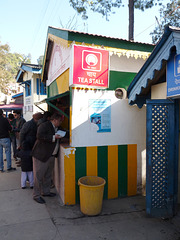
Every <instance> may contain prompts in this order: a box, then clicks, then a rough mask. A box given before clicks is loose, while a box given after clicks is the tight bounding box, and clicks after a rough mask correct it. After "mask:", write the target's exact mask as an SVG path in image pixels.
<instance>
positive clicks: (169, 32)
mask: <svg viewBox="0 0 180 240" xmlns="http://www.w3.org/2000/svg"><path fill="white" fill-rule="evenodd" d="M173 47H176V54H180V28H176V27H170V26H168V27H166V28H165V31H164V34H163V36H162V38H161V39H160V41H159V42H158V44H157V45H156V47H155V48H154V50H153V51H152V53H151V55H150V57H149V58H148V59H147V61H146V62H145V64H144V65H143V66H142V68H141V69H140V71H139V72H138V73H137V75H136V76H135V78H134V80H133V81H132V82H131V84H130V85H129V88H128V90H127V94H128V99H129V104H130V105H133V104H137V105H138V106H139V107H142V106H143V104H144V103H145V100H146V97H147V96H146V95H145V94H142V93H143V91H144V89H147V88H148V86H149V85H150V84H151V82H152V80H153V79H154V77H155V74H156V72H157V71H160V70H162V68H163V66H165V62H166V61H167V60H168V59H169V57H170V54H171V49H172V48H173Z"/></svg>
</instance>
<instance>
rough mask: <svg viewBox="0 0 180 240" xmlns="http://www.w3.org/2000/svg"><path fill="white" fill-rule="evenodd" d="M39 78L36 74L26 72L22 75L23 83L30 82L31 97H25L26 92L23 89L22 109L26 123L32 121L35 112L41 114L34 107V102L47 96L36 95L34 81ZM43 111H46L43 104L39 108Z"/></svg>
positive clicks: (38, 109)
mask: <svg viewBox="0 0 180 240" xmlns="http://www.w3.org/2000/svg"><path fill="white" fill-rule="evenodd" d="M37 78H41V76H40V75H38V74H33V73H31V72H26V73H24V75H23V81H27V80H31V96H27V97H26V92H25V89H24V108H23V117H24V118H25V120H26V121H29V120H31V119H32V115H33V114H34V113H37V112H43V111H42V110H41V109H40V108H38V107H37V106H35V105H34V103H35V102H39V101H42V100H43V99H45V98H46V97H47V95H37V86H36V79H37ZM40 107H41V108H42V109H43V110H44V111H47V104H46V103H44V104H42V105H41V106H40Z"/></svg>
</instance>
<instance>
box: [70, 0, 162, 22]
mask: <svg viewBox="0 0 180 240" xmlns="http://www.w3.org/2000/svg"><path fill="white" fill-rule="evenodd" d="M130 1H133V0H130ZM162 2H163V0H134V7H135V8H136V9H140V10H141V11H144V10H145V9H148V8H151V7H153V6H156V5H161V4H162ZM69 3H70V5H71V6H72V7H73V8H74V9H75V10H76V11H77V12H78V13H79V14H81V16H82V18H83V19H87V18H88V14H87V10H91V11H93V12H98V13H100V14H102V15H103V16H105V17H106V20H108V19H109V16H110V14H111V13H115V12H114V10H115V9H116V8H120V7H123V6H125V5H127V4H128V1H127V0H106V1H105V0H92V1H89V0H81V1H80V0H69Z"/></svg>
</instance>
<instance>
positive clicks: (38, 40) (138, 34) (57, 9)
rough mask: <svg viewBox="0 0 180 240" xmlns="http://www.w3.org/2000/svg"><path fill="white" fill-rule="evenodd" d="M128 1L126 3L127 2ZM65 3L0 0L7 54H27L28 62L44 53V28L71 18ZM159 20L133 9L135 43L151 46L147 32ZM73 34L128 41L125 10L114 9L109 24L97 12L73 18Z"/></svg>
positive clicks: (63, 0) (155, 12)
mask: <svg viewBox="0 0 180 240" xmlns="http://www.w3.org/2000/svg"><path fill="white" fill-rule="evenodd" d="M127 2H128V0H127ZM75 13H76V12H75V11H74V10H73V8H72V7H70V5H69V1H68V0H31V1H28V0H0V42H1V44H5V43H8V44H9V46H10V49H11V52H17V53H21V54H28V53H31V55H32V63H37V61H36V60H37V58H38V57H39V56H40V55H43V54H44V49H45V42H46V37H47V29H48V26H54V27H60V28H61V24H60V22H62V23H63V25H64V26H66V24H67V23H68V21H69V20H70V19H72V17H73V16H74V15H75ZM155 16H157V17H158V18H159V13H158V10H157V9H156V8H153V9H150V10H146V11H145V12H141V11H139V10H135V34H134V36H135V41H138V42H148V43H151V37H150V36H149V33H150V32H151V31H153V29H154V27H155V25H156V21H155ZM75 19H76V21H77V29H76V30H77V31H85V32H88V33H93V34H100V35H103V36H110V37H117V38H123V39H128V8H127V7H124V8H121V9H118V10H117V11H116V14H112V15H111V17H110V21H108V22H107V21H106V19H105V18H104V17H102V16H101V15H100V14H97V13H90V15H89V19H88V21H86V22H83V21H82V19H81V17H80V16H77V15H76V17H75Z"/></svg>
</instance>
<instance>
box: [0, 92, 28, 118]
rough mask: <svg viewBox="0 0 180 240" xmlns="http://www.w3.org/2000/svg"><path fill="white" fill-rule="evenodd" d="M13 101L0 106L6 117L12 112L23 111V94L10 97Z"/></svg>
mask: <svg viewBox="0 0 180 240" xmlns="http://www.w3.org/2000/svg"><path fill="white" fill-rule="evenodd" d="M12 99H13V101H10V103H8V104H0V109H2V110H3V111H4V113H5V114H6V116H8V114H9V113H12V112H13V111H14V110H19V111H21V112H22V109H23V93H18V94H15V95H13V96H12Z"/></svg>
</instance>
